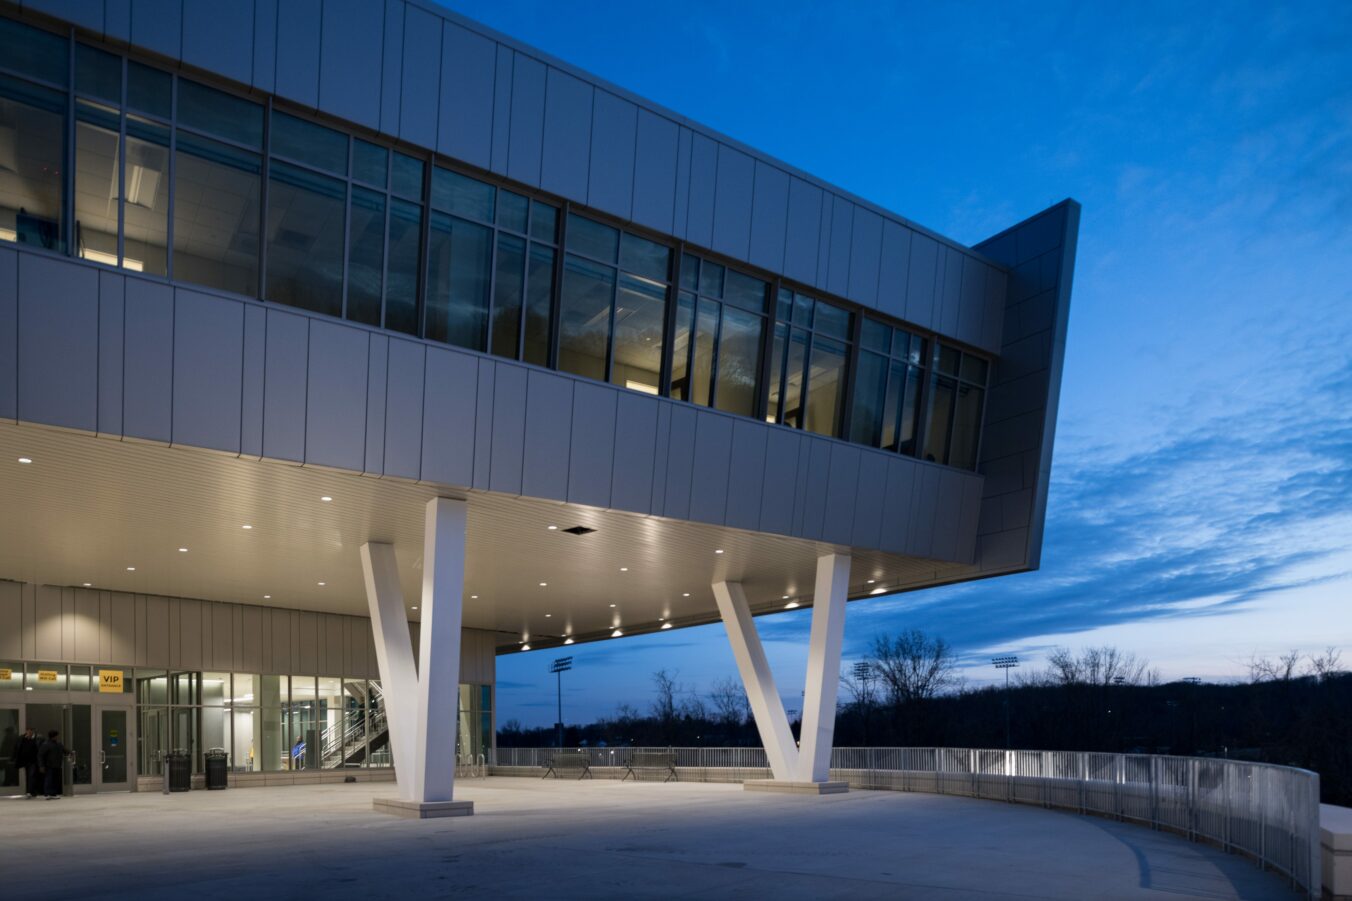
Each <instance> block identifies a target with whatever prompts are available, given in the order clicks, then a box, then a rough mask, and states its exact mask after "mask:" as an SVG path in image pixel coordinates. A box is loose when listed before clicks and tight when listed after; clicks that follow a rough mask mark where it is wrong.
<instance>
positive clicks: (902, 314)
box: [878, 219, 913, 319]
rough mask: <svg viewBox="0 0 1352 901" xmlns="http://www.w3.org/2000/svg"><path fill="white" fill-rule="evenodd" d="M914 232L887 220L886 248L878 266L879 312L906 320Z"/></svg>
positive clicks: (885, 221) (884, 232)
mask: <svg viewBox="0 0 1352 901" xmlns="http://www.w3.org/2000/svg"><path fill="white" fill-rule="evenodd" d="M912 234H913V232H911V230H910V229H908V228H904V227H902V226H901V225H898V224H897V223H895V222H892V221H891V220H887V219H884V220H883V246H882V251H881V260H880V261H879V265H878V309H880V310H882V311H883V312H884V313H886V314H888V315H889V316H895V317H897V318H898V319H905V318H907V316H906V290H907V275H908V273H909V271H910V267H911V235H912Z"/></svg>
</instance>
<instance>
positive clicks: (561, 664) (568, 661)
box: [549, 657, 573, 749]
mask: <svg viewBox="0 0 1352 901" xmlns="http://www.w3.org/2000/svg"><path fill="white" fill-rule="evenodd" d="M572 668H573V658H572V657H559V658H558V659H556V660H555V661H554V662H553V663H552V664H550V666H549V671H550V672H551V673H553V674H554V677H555V679H556V680H557V681H558V695H557V698H558V705H559V706H558V713H559V718H558V719H557V720H556V721H555V722H554V730H555V732H556V733H557V734H558V742H559V748H560V749H562V748H563V674H564V673H566V672H568V671H569V670H570V669H572Z"/></svg>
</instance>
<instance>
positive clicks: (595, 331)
mask: <svg viewBox="0 0 1352 901" xmlns="http://www.w3.org/2000/svg"><path fill="white" fill-rule="evenodd" d="M567 235H568V246H567V250H568V252H567V254H566V256H565V257H564V275H563V290H562V293H561V297H560V300H559V369H562V370H563V371H565V372H572V373H575V374H577V375H585V376H587V377H589V378H594V379H597V380H599V381H610V382H613V383H614V384H617V385H622V386H624V387H626V388H630V389H632V390H635V391H642V392H644V393H645V394H657V393H659V392H660V390H661V382H662V337H663V334H664V331H665V326H666V309H667V290H668V279H669V278H670V275H669V270H670V267H671V250H670V249H669V248H666V247H663V246H662V245H661V244H656V243H654V242H652V241H649V240H647V239H646V238H641V237H639V236H638V235H633V234H630V233H628V232H622V231H620V230H619V229H617V228H612V227H610V226H609V225H603V224H601V223H599V222H594V221H592V220H591V219H586V218H584V217H582V216H577V215H570V216H569V217H568V230H567Z"/></svg>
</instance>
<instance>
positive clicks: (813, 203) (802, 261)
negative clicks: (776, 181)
mask: <svg viewBox="0 0 1352 901" xmlns="http://www.w3.org/2000/svg"><path fill="white" fill-rule="evenodd" d="M822 197H823V193H822V189H821V188H819V187H817V186H816V185H814V184H811V183H809V182H806V181H804V180H803V179H801V178H794V177H790V178H789V213H788V217H789V218H788V228H787V230H786V232H785V236H784V274H785V275H787V276H788V277H789V278H792V279H797V280H798V281H800V282H803V283H804V284H808V285H811V284H815V283H816V281H817V246H818V244H819V242H820V240H821V224H822V223H821V220H822Z"/></svg>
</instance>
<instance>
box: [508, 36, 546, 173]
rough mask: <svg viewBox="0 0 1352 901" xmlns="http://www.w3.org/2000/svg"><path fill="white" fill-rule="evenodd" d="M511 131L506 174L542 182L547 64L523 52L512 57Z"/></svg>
mask: <svg viewBox="0 0 1352 901" xmlns="http://www.w3.org/2000/svg"><path fill="white" fill-rule="evenodd" d="M511 96H512V107H511V110H512V111H511V133H510V134H509V135H508V136H507V177H508V178H512V179H515V180H516V181H519V182H521V183H522V184H525V185H530V186H531V187H539V185H540V157H541V154H542V152H543V150H544V122H545V65H544V63H542V62H540V61H539V60H536V59H532V58H530V57H529V56H526V55H525V54H522V53H516V54H513V56H512V95H511Z"/></svg>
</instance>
